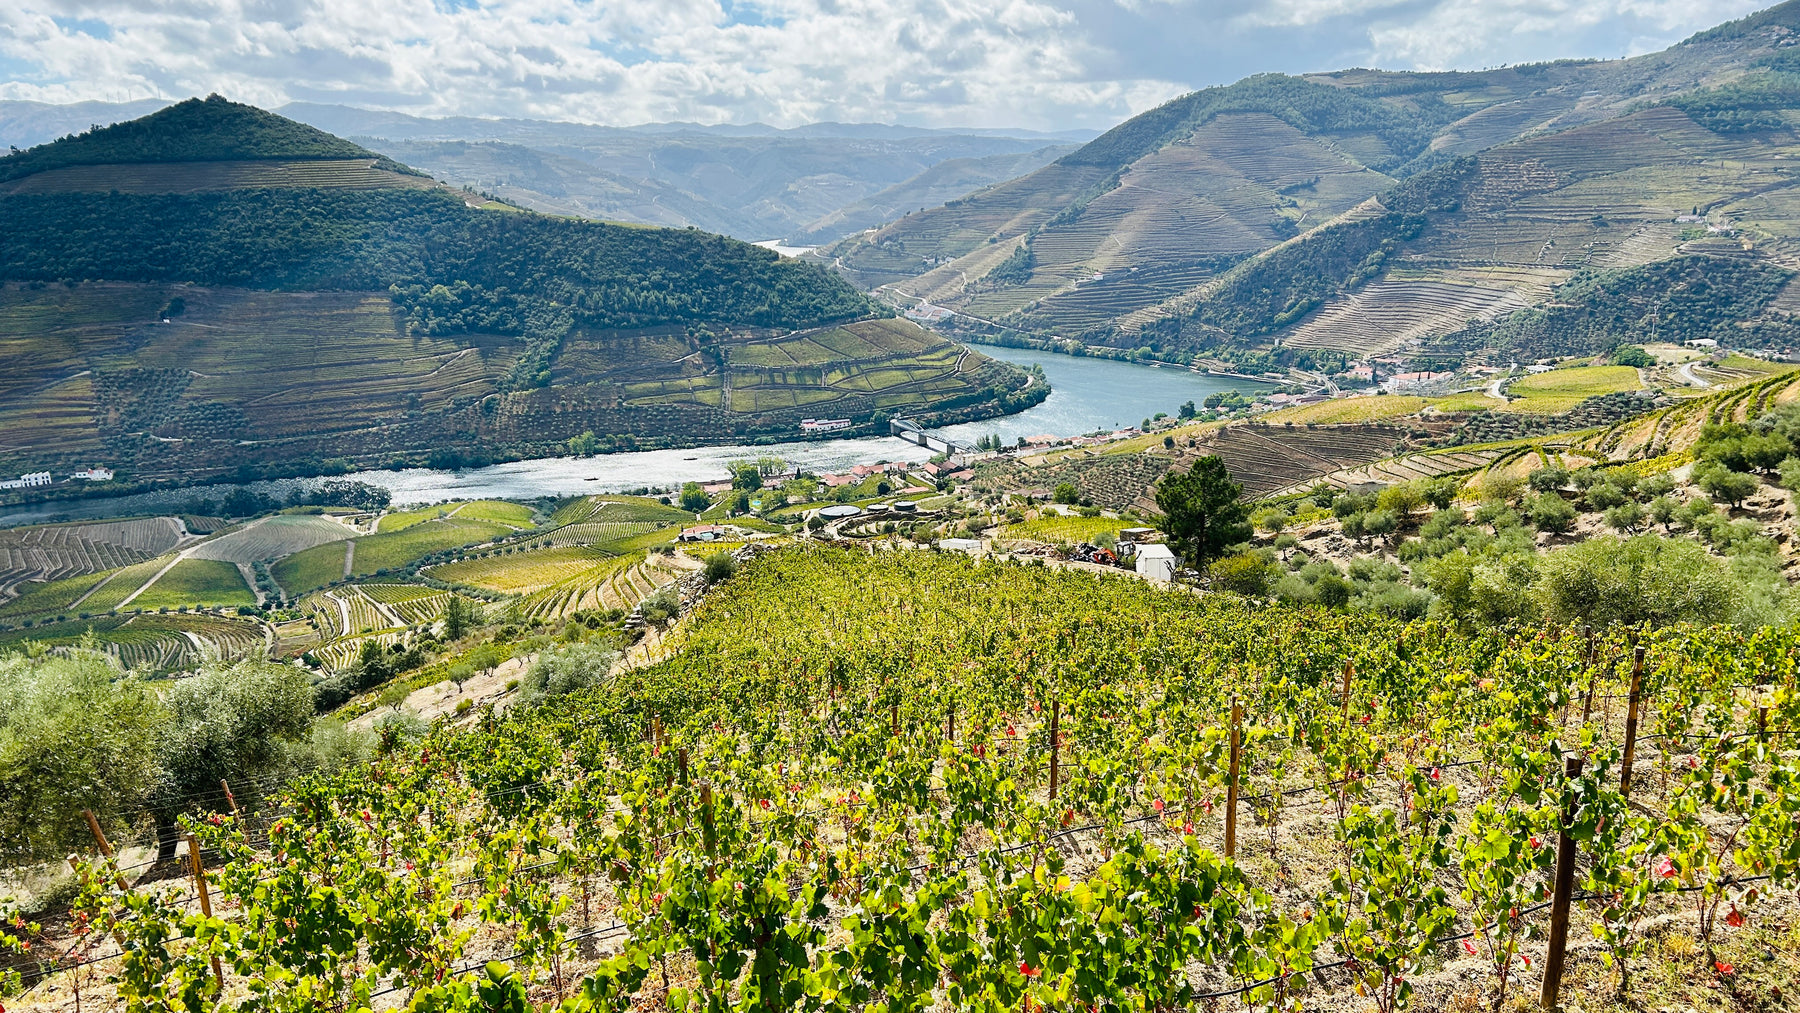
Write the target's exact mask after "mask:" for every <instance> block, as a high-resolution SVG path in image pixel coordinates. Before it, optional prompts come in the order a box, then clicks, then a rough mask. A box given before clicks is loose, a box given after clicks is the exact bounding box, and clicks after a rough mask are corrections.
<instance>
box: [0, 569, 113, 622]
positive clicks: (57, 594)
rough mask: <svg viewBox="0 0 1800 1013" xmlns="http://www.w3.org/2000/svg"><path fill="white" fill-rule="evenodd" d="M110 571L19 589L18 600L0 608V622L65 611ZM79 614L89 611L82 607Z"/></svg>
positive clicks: (29, 584) (28, 585) (84, 606)
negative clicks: (0, 620) (1, 620)
mask: <svg viewBox="0 0 1800 1013" xmlns="http://www.w3.org/2000/svg"><path fill="white" fill-rule="evenodd" d="M112 572H113V571H111V570H108V571H106V572H104V573H87V574H82V575H81V576H79V577H64V578H63V579H61V580H52V581H47V582H44V583H38V582H36V581H33V582H31V583H28V584H25V585H23V586H21V587H20V588H19V592H20V593H19V596H18V597H17V598H14V599H12V600H11V601H9V602H7V603H6V604H4V605H0V619H13V618H19V617H24V616H37V615H50V614H54V613H57V612H61V611H63V610H65V609H67V608H68V607H69V606H70V605H71V604H73V603H74V601H75V599H77V598H79V597H81V596H82V595H84V594H86V593H87V591H88V589H89V588H91V587H93V586H94V585H95V584H98V583H100V582H101V581H102V580H105V579H106V578H107V576H108V575H109V574H111V573H112ZM81 611H83V612H87V611H90V610H89V609H88V608H87V606H86V605H85V604H84V605H83V606H82V608H81Z"/></svg>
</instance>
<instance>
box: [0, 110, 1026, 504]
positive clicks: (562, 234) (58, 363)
mask: <svg viewBox="0 0 1800 1013" xmlns="http://www.w3.org/2000/svg"><path fill="white" fill-rule="evenodd" d="M0 233H4V234H6V235H7V237H8V242H7V243H6V244H5V245H4V246H0V363H4V364H5V366H6V367H7V368H6V369H4V370H0V473H3V472H5V471H7V470H20V471H25V470H36V469H39V468H51V469H53V470H67V469H72V468H74V467H77V466H86V465H92V464H95V463H102V464H106V465H109V466H112V467H115V468H117V469H120V470H124V471H126V472H128V473H129V477H131V478H134V479H144V478H170V477H176V478H180V479H183V480H192V479H195V478H202V477H205V476H207V475H209V474H218V473H220V472H224V471H237V470H238V469H241V468H248V469H250V470H252V471H261V472H262V473H264V474H296V473H316V472H318V471H322V470H331V468H330V467H328V466H327V465H326V464H325V459H332V458H335V459H349V460H354V461H358V462H362V463H367V464H383V465H386V464H392V463H394V462H396V461H413V462H415V463H420V464H424V463H435V464H438V465H446V464H448V465H455V464H458V463H461V462H464V461H472V460H491V459H494V458H502V457H519V456H542V455H546V454H558V453H564V452H567V443H568V441H569V440H570V439H572V438H575V437H582V436H583V434H585V433H592V434H594V436H593V437H591V438H584V444H583V445H584V448H585V449H589V450H598V451H606V450H612V449H631V448H638V447H655V446H671V445H693V444H696V443H705V442H718V441H729V440H740V439H743V438H745V437H749V436H756V435H765V434H766V435H782V436H794V435H797V434H798V423H799V421H800V419H801V418H803V417H805V416H809V415H812V414H830V415H832V416H833V417H849V418H852V419H853V420H855V421H856V422H858V423H860V424H861V425H862V426H863V427H865V428H869V427H872V426H873V425H874V424H875V423H874V419H875V416H876V415H877V414H882V413H887V414H891V413H895V412H899V411H905V412H907V413H909V414H913V415H917V416H922V417H925V418H927V419H928V420H931V419H933V418H935V419H941V420H943V421H954V420H962V419H967V418H978V417H986V416H990V415H993V414H997V413H1000V412H1003V411H1008V410H1016V409H1017V408H1019V407H1023V406H1024V405H1025V404H1029V403H1032V402H1033V401H1035V400H1036V399H1038V398H1041V397H1042V396H1043V394H1044V391H1043V390H1042V389H1041V388H1039V389H1033V390H1030V391H1026V388H1027V387H1028V386H1029V380H1028V378H1027V377H1026V375H1025V374H1024V373H1023V372H1021V371H1019V370H1017V369H1015V368H1013V367H1011V366H1009V365H1006V364H1003V363H998V362H993V361H990V360H987V359H984V358H982V357H980V356H975V355H967V354H964V353H961V352H960V351H959V350H958V349H957V348H956V347H955V346H953V345H951V344H949V343H947V342H945V341H942V340H940V339H937V338H934V337H932V336H930V335H928V334H926V333H925V332H923V331H921V330H919V329H918V328H917V327H914V326H913V325H911V324H910V323H905V322H899V321H893V320H886V319H881V318H880V315H879V314H878V313H876V312H875V311H874V307H873V306H872V305H871V304H870V303H869V302H868V301H867V300H866V299H864V298H863V297H862V296H860V295H859V294H857V293H856V292H855V291H854V290H853V289H851V288H850V287H849V286H848V285H845V284H844V283H843V282H842V281H840V280H838V279H837V278H835V277H833V276H832V275H830V274H829V273H827V272H825V271H823V270H822V269H820V268H818V267H815V266H812V265H808V264H803V263H800V262H798V261H795V260H791V259H784V258H781V257H778V256H777V255H776V254H774V253H773V252H771V251H767V250H762V249H759V248H756V247H753V246H750V245H748V244H744V243H739V242H735V241H732V240H727V239H724V238H722V237H717V236H710V235H707V234H705V233H700V232H697V231H694V230H691V229H646V228H626V227H622V226H614V225H607V224H604V223H598V222H582V221H572V220H564V219H553V218H548V217H544V216H539V215H535V214H529V213H520V212H518V210H517V209H509V208H500V207H497V206H495V207H490V206H489V205H488V204H487V203H486V202H484V201H482V200H477V199H473V198H470V197H468V196H467V195H465V194H462V193H459V192H454V191H450V190H449V189H447V188H445V187H441V186H439V185H437V184H435V183H433V182H432V181H431V180H430V179H429V178H427V177H424V176H421V175H419V174H417V173H414V172H413V171H412V170H409V169H407V168H406V167H405V166H402V165H399V164H398V163H394V162H392V161H389V160H387V159H385V158H382V157H380V156H377V155H374V154H373V153H371V152H368V151H366V150H364V149H362V148H360V147H358V146H356V145H354V144H351V143H349V142H347V141H342V140H341V139H339V138H335V137H332V136H331V135H329V134H325V133H322V132H320V131H318V130H314V129H313V128H311V127H305V126H302V125H300V124H296V123H293V122H292V121H289V120H285V119H282V118H281V117H278V116H274V115H273V114H269V113H265V112H262V111H261V110H256V109H253V108H251V107H248V106H241V105H237V104H234V103H230V102H226V101H224V100H222V99H217V98H213V99H208V100H205V101H201V100H194V101H190V102H184V103H180V104H178V105H175V106H171V107H169V108H168V109H165V110H162V111H160V112H158V113H155V114H152V115H151V116H148V117H145V118H143V119H141V120H136V121H132V122H130V123H124V124H119V125H117V126H114V127H108V128H104V129H97V130H94V131H91V132H89V133H87V134H83V135H80V136H79V137H71V138H65V139H63V140H61V141H57V142H54V143H52V144H49V145H44V146H42V147H39V148H33V149H31V150H30V151H26V152H22V153H18V154H15V155H12V156H10V157H7V158H0Z"/></svg>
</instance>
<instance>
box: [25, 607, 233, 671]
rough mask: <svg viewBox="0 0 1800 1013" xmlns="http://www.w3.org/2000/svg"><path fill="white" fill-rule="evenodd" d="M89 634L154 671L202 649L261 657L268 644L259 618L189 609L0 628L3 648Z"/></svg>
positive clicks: (188, 661)
mask: <svg viewBox="0 0 1800 1013" xmlns="http://www.w3.org/2000/svg"><path fill="white" fill-rule="evenodd" d="M89 636H92V638H93V639H94V641H95V642H96V643H97V644H98V645H99V646H100V647H101V648H102V649H103V650H106V651H108V652H110V653H112V654H114V655H117V656H118V658H119V660H120V661H121V662H123V663H124V664H125V665H126V666H127V667H130V668H134V669H140V670H144V671H147V672H151V673H162V672H169V671H175V670H179V669H181V668H185V667H190V666H192V665H194V664H195V663H197V662H198V661H199V660H200V657H201V654H202V652H203V651H211V652H214V653H216V654H218V655H220V656H222V657H224V658H226V659H227V660H230V659H236V658H243V657H260V656H262V654H263V653H264V651H265V650H266V648H267V643H268V640H267V637H266V636H265V635H264V633H263V627H262V625H261V624H260V623H256V622H252V621H248V620H242V619H232V618H228V617H225V616H218V615H208V614H200V613H191V612H190V613H186V614H181V613H174V614H169V615H157V614H144V615H124V616H97V617H95V618H93V619H87V620H73V621H69V622H61V623H51V624H44V625H40V626H37V627H35V628H33V629H20V630H11V631H0V650H3V649H6V648H10V647H17V646H18V645H20V644H22V643H24V642H25V641H28V640H29V641H32V642H34V643H40V644H44V645H47V646H51V647H62V646H71V645H75V644H79V643H82V642H83V641H84V640H86V639H87V638H88V637H89Z"/></svg>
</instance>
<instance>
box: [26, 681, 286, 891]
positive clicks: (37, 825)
mask: <svg viewBox="0 0 1800 1013" xmlns="http://www.w3.org/2000/svg"><path fill="white" fill-rule="evenodd" d="M311 706H312V704H311V698H310V696H309V697H308V700H307V709H308V711H310V710H311ZM167 719H168V714H167V712H166V711H165V710H164V708H163V707H162V705H161V704H160V703H159V702H158V701H157V699H156V696H155V694H153V693H152V692H150V690H149V689H148V688H146V687H145V685H144V684H143V683H141V682H139V681H138V680H136V679H132V678H128V677H127V676H126V674H125V673H124V671H122V670H121V669H120V668H119V666H118V664H117V663H116V662H114V661H113V659H112V658H111V657H109V656H108V655H106V654H103V653H101V652H99V651H95V650H75V651H71V652H68V653H65V654H57V655H48V654H38V655H37V656H29V655H24V654H19V655H13V656H10V657H6V658H0V861H4V862H5V863H7V864H9V865H18V864H27V863H34V862H41V861H48V860H51V859H55V858H58V857H61V856H62V855H66V854H68V853H69V851H70V850H72V849H74V848H77V847H80V848H82V849H83V850H85V849H86V847H87V846H89V845H90V844H91V838H90V837H89V836H88V828H87V822H86V821H85V820H84V819H83V818H82V815H81V811H82V810H83V809H91V810H93V812H94V815H95V817H97V818H98V819H99V821H100V824H101V826H102V827H104V828H106V829H107V830H108V831H109V832H116V831H117V830H119V829H122V828H124V827H126V826H129V825H130V824H131V823H132V822H133V821H134V819H135V818H136V817H137V816H138V815H139V814H140V813H141V812H142V811H143V807H144V804H145V802H146V800H147V799H148V797H149V794H150V792H151V790H152V787H153V786H154V785H155V784H156V783H157V781H158V780H159V778H158V762H157V749H156V741H157V737H158V734H159V730H160V729H161V728H162V727H163V725H164V724H165V723H166V721H167Z"/></svg>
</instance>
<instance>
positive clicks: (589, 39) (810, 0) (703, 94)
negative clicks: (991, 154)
mask: <svg viewBox="0 0 1800 1013" xmlns="http://www.w3.org/2000/svg"><path fill="white" fill-rule="evenodd" d="M1760 2H1766V0H735V2H730V0H480V2H471V0H155V2H150V0H10V2H9V3H4V4H0V97H4V98H30V99H38V100H41V101H53V102H66V101H77V100H90V99H99V100H114V101H116V100H120V99H125V98H147V97H153V96H156V97H164V98H182V97H186V96H188V95H195V94H202V95H203V94H207V93H209V92H214V91H217V92H219V93H221V94H225V95H227V96H230V97H232V98H237V99H241V100H244V101H250V102H256V103H259V104H262V105H270V106H274V105H280V104H282V103H284V102H287V101H313V102H342V103H346V104H351V105H360V106H367V107H374V108H388V109H397V110H401V111H405V112H411V113H417V114H423V115H439V114H462V115H475V116H523V117H546V118H557V119H573V120H583V121H588V122H594V123H607V124H632V123H641V122H646V121H652V120H695V121H699V122H704V123H718V122H739V123H742V122H749V121H753V120H760V121H763V122H767V123H773V124H776V125H780V126H792V125H797V124H801V123H806V122H814V121H819V120H843V121H878V122H903V123H914V124H921V125H939V126H978V125H1013V126H1029V127H1041V128H1060V127H1071V126H1088V127H1105V126H1109V125H1111V124H1112V123H1115V122H1117V121H1118V120H1120V119H1122V118H1124V117H1126V116H1128V115H1130V114H1132V113H1134V112H1138V111H1141V110H1143V109H1146V108H1149V107H1150V106H1153V105H1155V104H1156V103H1158V102H1160V101H1163V100H1165V99H1167V98H1169V97H1171V96H1173V95H1175V94H1179V93H1180V92H1183V91H1186V90H1188V89H1190V88H1195V87H1202V86H1205V85H1209V84H1221V83H1226V82H1229V81H1231V80H1234V79H1236V78H1238V77H1241V76H1244V75H1246V74H1251V73H1257V72H1260V71H1268V70H1281V71H1288V72H1297V71H1306V70H1327V69H1334V68H1336V67H1340V66H1347V65H1352V64H1360V65H1364V66H1369V65H1374V66H1385V67H1390V68H1393V69H1442V68H1471V67H1481V66H1488V65H1493V64H1498V63H1503V62H1510V63H1516V62H1521V61H1525V60H1536V59H1549V58H1556V57H1564V56H1595V57H1613V56H1619V55H1621V54H1623V53H1627V52H1633V53H1635V52H1642V51H1644V50H1646V49H1655V48H1660V47H1661V46H1664V45H1667V44H1669V43H1670V42H1672V41H1675V40H1676V39H1679V38H1680V37H1682V36H1684V35H1686V34H1688V33H1690V32H1692V31H1695V30H1697V29H1700V28H1704V27H1707V26H1708V25H1711V24H1714V23H1717V22H1719V21H1722V20H1725V19H1727V18H1731V17H1737V16H1740V15H1742V14H1745V13H1748V12H1749V11H1750V10H1752V9H1754V8H1755V7H1756V6H1759V5H1760Z"/></svg>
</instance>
